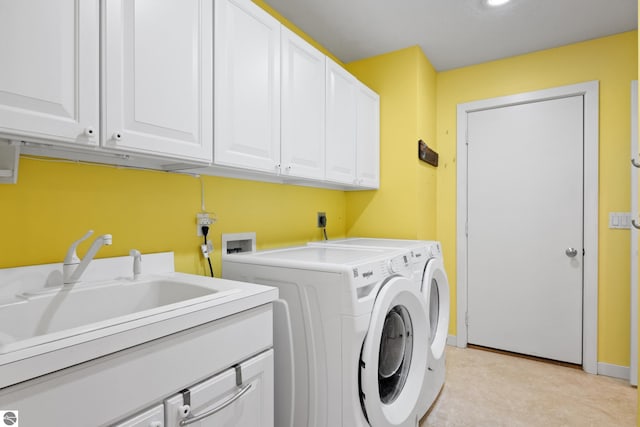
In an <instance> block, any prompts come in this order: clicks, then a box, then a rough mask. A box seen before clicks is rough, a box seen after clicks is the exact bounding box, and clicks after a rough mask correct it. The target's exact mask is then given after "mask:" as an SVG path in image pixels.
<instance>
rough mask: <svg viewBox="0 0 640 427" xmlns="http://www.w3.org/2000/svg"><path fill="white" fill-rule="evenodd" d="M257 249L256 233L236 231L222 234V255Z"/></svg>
mask: <svg viewBox="0 0 640 427" xmlns="http://www.w3.org/2000/svg"><path fill="white" fill-rule="evenodd" d="M255 251H256V233H255V232H250V233H234V234H223V235H222V256H225V255H227V254H237V253H242V252H255Z"/></svg>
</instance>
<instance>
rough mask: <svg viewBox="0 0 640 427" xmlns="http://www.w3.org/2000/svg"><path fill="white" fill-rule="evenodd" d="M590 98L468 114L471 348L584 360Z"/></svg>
mask: <svg viewBox="0 0 640 427" xmlns="http://www.w3.org/2000/svg"><path fill="white" fill-rule="evenodd" d="M583 117H584V98H583V96H571V97H565V98H559V99H550V100H544V101H539V102H531V103H524V104H518V105H511V106H505V107H501V108H494V109H487V110H481V111H475V112H471V113H469V115H468V121H467V123H468V129H467V131H468V152H467V159H468V161H467V165H468V166H467V167H468V170H467V174H468V193H467V194H468V196H467V197H468V200H467V215H468V216H467V221H468V224H467V225H468V228H467V230H468V237H467V250H468V269H467V292H468V294H467V298H468V302H467V308H468V312H467V319H468V320H467V321H468V325H467V337H468V342H469V343H471V344H477V345H482V346H487V347H492V348H498V349H503V350H507V351H513V352H517V353H523V354H529V355H535V356H539V357H544V358H549V359H554V360H561V361H566V362H570V363H576V364H580V363H582V303H583V298H582V293H583V286H582V277H583V150H584V123H583V122H584V118H583Z"/></svg>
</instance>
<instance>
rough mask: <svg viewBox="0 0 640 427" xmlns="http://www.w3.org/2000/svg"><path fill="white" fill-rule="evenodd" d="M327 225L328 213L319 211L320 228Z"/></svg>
mask: <svg viewBox="0 0 640 427" xmlns="http://www.w3.org/2000/svg"><path fill="white" fill-rule="evenodd" d="M326 226H327V214H326V213H324V212H318V228H325V227H326Z"/></svg>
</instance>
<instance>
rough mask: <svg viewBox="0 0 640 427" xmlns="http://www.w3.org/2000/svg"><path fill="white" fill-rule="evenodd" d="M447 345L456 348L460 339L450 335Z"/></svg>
mask: <svg viewBox="0 0 640 427" xmlns="http://www.w3.org/2000/svg"><path fill="white" fill-rule="evenodd" d="M447 345H450V346H452V347H456V346H457V345H458V338H457V337H456V336H455V335H449V336H448V337H447Z"/></svg>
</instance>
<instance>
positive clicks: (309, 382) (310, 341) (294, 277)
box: [222, 246, 429, 427]
mask: <svg viewBox="0 0 640 427" xmlns="http://www.w3.org/2000/svg"><path fill="white" fill-rule="evenodd" d="M222 266H223V277H225V278H228V279H235V280H243V281H247V282H253V283H260V284H265V285H269V286H275V287H277V288H278V289H279V295H280V298H281V299H280V301H278V302H277V303H276V305H275V309H274V352H275V425H277V426H282V427H302V426H308V427H335V426H343V427H365V426H372V427H390V426H402V427H408V426H410V427H415V426H417V425H418V421H419V419H420V416H421V414H420V413H419V412H420V409H419V402H420V398H421V395H422V393H423V378H424V376H425V372H426V370H427V354H428V351H429V349H428V343H427V341H426V340H423V339H416V337H423V336H427V335H428V334H429V331H428V327H429V326H428V325H429V320H428V314H427V310H426V306H425V304H424V301H423V297H422V294H421V292H420V290H419V289H418V288H416V286H415V284H414V283H413V282H412V281H411V280H410V279H409V278H408V276H409V275H410V273H411V254H410V252H409V251H406V250H396V251H389V250H385V249H378V248H355V247H353V248H350V247H316V246H299V247H293V248H285V249H276V250H268V251H259V252H245V253H238V254H229V255H224V256H223V259H222Z"/></svg>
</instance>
